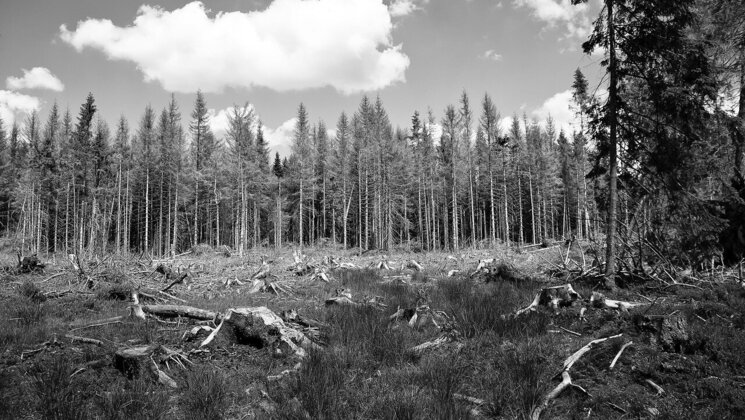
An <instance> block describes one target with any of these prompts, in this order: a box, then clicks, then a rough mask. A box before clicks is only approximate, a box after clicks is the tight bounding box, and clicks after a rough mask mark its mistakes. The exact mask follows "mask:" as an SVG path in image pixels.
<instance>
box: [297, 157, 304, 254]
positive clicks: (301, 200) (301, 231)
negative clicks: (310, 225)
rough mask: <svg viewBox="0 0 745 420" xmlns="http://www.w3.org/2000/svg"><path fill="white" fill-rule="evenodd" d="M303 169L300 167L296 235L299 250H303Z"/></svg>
mask: <svg viewBox="0 0 745 420" xmlns="http://www.w3.org/2000/svg"><path fill="white" fill-rule="evenodd" d="M303 176H304V175H303V168H302V166H301V167H300V212H299V213H298V225H299V226H300V228H299V229H298V233H299V235H300V249H303Z"/></svg>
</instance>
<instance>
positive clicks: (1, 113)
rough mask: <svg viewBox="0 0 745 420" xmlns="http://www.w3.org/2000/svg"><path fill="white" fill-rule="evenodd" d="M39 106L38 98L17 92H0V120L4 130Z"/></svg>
mask: <svg viewBox="0 0 745 420" xmlns="http://www.w3.org/2000/svg"><path fill="white" fill-rule="evenodd" d="M39 106H40V102H39V98H36V97H33V96H29V95H24V94H22V93H18V92H12V91H8V90H0V118H2V120H3V123H4V124H5V127H6V128H7V127H9V126H10V125H12V124H13V121H15V120H16V118H20V117H22V116H24V115H28V114H30V113H31V112H32V111H34V110H38V109H39Z"/></svg>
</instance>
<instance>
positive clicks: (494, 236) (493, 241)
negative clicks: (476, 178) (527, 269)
mask: <svg viewBox="0 0 745 420" xmlns="http://www.w3.org/2000/svg"><path fill="white" fill-rule="evenodd" d="M489 206H490V210H491V244H492V246H494V244H496V242H497V221H496V219H495V218H496V207H495V206H494V173H493V172H492V168H491V165H489Z"/></svg>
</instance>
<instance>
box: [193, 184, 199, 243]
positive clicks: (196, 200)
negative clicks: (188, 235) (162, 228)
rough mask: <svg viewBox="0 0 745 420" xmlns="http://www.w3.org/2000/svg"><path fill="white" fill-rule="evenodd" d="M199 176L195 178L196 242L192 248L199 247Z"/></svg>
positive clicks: (194, 241)
mask: <svg viewBox="0 0 745 420" xmlns="http://www.w3.org/2000/svg"><path fill="white" fill-rule="evenodd" d="M198 176H199V175H198V174H197V175H195V177H194V240H193V241H192V246H197V244H198V243H199V242H198V241H199V180H198V179H197V177H198Z"/></svg>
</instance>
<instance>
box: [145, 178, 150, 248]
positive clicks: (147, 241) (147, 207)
mask: <svg viewBox="0 0 745 420" xmlns="http://www.w3.org/2000/svg"><path fill="white" fill-rule="evenodd" d="M145 254H146V255H150V168H147V169H145Z"/></svg>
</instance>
